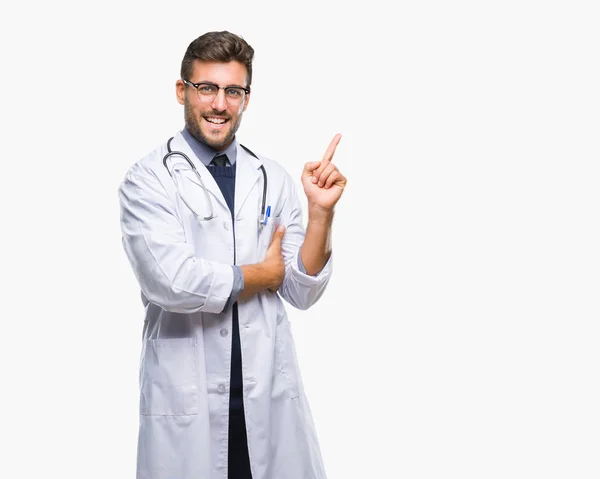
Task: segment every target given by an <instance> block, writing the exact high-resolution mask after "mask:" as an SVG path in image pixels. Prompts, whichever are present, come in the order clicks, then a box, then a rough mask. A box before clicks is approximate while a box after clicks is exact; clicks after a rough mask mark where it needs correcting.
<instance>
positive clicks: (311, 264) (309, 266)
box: [300, 206, 333, 276]
mask: <svg viewBox="0 0 600 479" xmlns="http://www.w3.org/2000/svg"><path fill="white" fill-rule="evenodd" d="M332 223H333V210H323V209H321V208H319V207H318V206H313V207H310V206H309V210H308V225H307V227H306V236H305V238H304V243H303V244H302V248H301V251H300V254H301V258H302V264H303V265H304V268H305V269H306V274H309V275H311V276H315V275H316V274H317V273H319V271H321V270H322V269H323V267H324V266H325V264H326V263H327V261H328V260H329V257H330V256H331V225H332Z"/></svg>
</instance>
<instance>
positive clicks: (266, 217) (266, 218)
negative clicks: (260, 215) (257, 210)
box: [263, 205, 271, 225]
mask: <svg viewBox="0 0 600 479" xmlns="http://www.w3.org/2000/svg"><path fill="white" fill-rule="evenodd" d="M269 216H271V206H270V205H269V206H267V214H266V215H265V222H264V223H263V224H265V225H266V224H267V221H268V219H269Z"/></svg>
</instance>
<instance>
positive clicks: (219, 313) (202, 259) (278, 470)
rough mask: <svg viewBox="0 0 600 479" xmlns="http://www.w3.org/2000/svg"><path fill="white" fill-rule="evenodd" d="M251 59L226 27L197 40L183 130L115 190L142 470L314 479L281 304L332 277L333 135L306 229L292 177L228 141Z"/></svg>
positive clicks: (317, 172)
mask: <svg viewBox="0 0 600 479" xmlns="http://www.w3.org/2000/svg"><path fill="white" fill-rule="evenodd" d="M253 55H254V50H253V49H252V47H251V46H250V45H248V43H246V41H245V40H243V39H242V38H241V37H239V36H237V35H234V34H232V33H229V32H209V33H206V34H204V35H202V36H200V37H199V38H197V39H196V40H194V41H193V42H192V43H191V44H190V45H189V47H188V49H187V51H186V53H185V55H184V58H183V61H182V64H181V78H180V79H179V80H177V82H176V85H175V88H176V94H177V100H178V101H179V103H180V104H182V105H183V106H184V113H185V128H184V129H183V130H182V131H180V132H178V133H177V134H176V135H175V136H174V137H173V138H171V139H169V140H168V141H165V142H163V143H162V144H161V145H160V146H159V147H158V148H157V149H156V150H154V151H153V152H151V153H150V154H148V155H147V156H146V157H144V158H142V159H141V160H140V161H138V162H137V163H135V164H134V165H133V166H132V167H131V168H130V169H129V171H128V172H127V174H126V177H125V179H124V181H123V183H122V184H121V186H120V189H119V196H120V204H121V227H122V234H123V245H124V248H125V251H126V253H127V257H128V259H129V261H130V263H131V266H132V268H133V271H134V272H135V275H136V277H137V279H138V282H139V284H140V287H141V290H142V300H143V303H144V305H145V312H146V316H145V322H144V329H143V347H142V357H141V366H140V430H139V442H138V466H137V477H138V478H139V479H142V478H144V479H226V478H229V479H238V478H239V479H241V478H243V479H246V478H253V479H323V478H325V472H324V469H323V464H322V460H321V455H320V451H319V446H318V443H317V437H316V434H315V428H314V425H313V422H312V418H311V414H310V408H309V405H308V403H307V400H306V396H305V394H304V390H303V386H302V380H301V377H300V373H299V371H298V365H297V360H296V355H295V350H294V341H293V338H292V334H291V330H290V324H289V321H288V318H287V314H286V309H285V307H284V304H283V300H285V301H287V302H288V303H289V304H291V305H292V306H294V307H296V308H299V309H307V308H309V307H311V306H312V305H313V304H315V302H316V301H317V300H318V299H319V298H320V297H321V295H322V294H323V292H324V290H325V287H326V286H327V283H328V281H329V278H330V275H331V270H332V265H331V226H332V220H333V214H334V207H335V204H336V203H337V201H338V200H339V198H340V196H341V195H342V192H343V190H344V187H345V185H346V178H345V177H344V176H343V175H342V174H341V173H340V172H339V170H338V169H337V167H336V166H335V165H333V163H332V162H331V159H332V157H333V154H334V152H335V148H336V146H337V144H338V142H339V140H340V135H336V136H335V137H334V138H333V140H332V142H331V144H330V145H329V148H328V149H327V151H326V153H325V155H324V157H323V159H322V160H320V161H314V162H309V163H306V164H305V165H304V169H303V171H302V176H301V180H302V185H303V189H304V193H305V194H306V198H307V200H308V224H307V226H306V230H305V229H304V226H303V222H302V211H301V204H300V200H299V197H298V194H297V191H296V189H295V187H294V184H293V181H292V178H291V176H290V175H289V174H288V173H287V172H286V171H285V170H284V169H283V168H282V167H281V166H280V165H279V164H278V163H276V162H274V161H272V160H269V159H267V158H264V157H262V156H260V155H255V154H254V153H253V152H251V151H250V150H249V149H247V148H245V146H242V145H240V144H239V143H238V142H237V141H236V137H235V134H236V131H237V129H238V128H239V126H240V123H241V120H242V115H243V112H244V111H245V110H246V108H247V107H248V103H249V101H250V84H251V81H252V59H253ZM267 126H268V125H267Z"/></svg>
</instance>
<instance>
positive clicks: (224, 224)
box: [223, 221, 229, 231]
mask: <svg viewBox="0 0 600 479" xmlns="http://www.w3.org/2000/svg"><path fill="white" fill-rule="evenodd" d="M223 228H225V231H229V222H227V221H223Z"/></svg>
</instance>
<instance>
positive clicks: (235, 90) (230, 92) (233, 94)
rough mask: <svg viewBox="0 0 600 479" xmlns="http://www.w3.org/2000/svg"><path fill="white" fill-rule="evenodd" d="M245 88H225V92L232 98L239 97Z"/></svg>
mask: <svg viewBox="0 0 600 479" xmlns="http://www.w3.org/2000/svg"><path fill="white" fill-rule="evenodd" d="M242 92H243V90H242V89H241V88H235V87H230V88H227V90H225V94H226V95H227V96H230V97H232V98H239V97H241V96H242Z"/></svg>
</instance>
